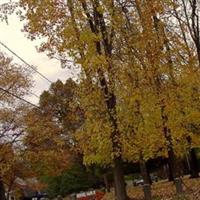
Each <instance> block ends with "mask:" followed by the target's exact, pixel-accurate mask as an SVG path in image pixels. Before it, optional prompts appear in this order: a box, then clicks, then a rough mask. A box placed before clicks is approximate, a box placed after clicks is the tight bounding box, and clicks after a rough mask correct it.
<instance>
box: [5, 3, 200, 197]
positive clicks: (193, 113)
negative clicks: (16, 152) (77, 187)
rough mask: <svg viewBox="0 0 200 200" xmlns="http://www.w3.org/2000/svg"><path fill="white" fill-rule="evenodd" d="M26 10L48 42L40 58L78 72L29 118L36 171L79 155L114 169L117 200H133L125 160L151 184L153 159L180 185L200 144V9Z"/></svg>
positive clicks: (31, 30)
mask: <svg viewBox="0 0 200 200" xmlns="http://www.w3.org/2000/svg"><path fill="white" fill-rule="evenodd" d="M11 5H12V4H11ZM15 6H16V4H15ZM18 6H19V7H17V8H16V9H23V12H18V14H19V15H20V17H22V18H23V19H26V21H25V26H24V31H26V32H27V33H28V37H29V38H30V39H32V40H34V39H37V38H38V37H40V38H41V37H43V38H46V40H45V41H44V42H43V43H42V44H41V46H40V49H39V50H40V51H41V52H46V53H47V54H48V55H49V57H50V58H54V57H56V58H59V59H60V61H61V63H62V66H66V67H68V66H69V67H72V69H73V66H71V64H69V59H68V58H70V59H72V61H73V62H74V67H75V68H77V67H78V68H80V74H79V75H78V77H77V82H74V81H72V80H68V81H67V82H66V85H67V86H66V87H65V86H64V85H63V84H62V83H60V82H56V83H54V84H52V85H51V88H50V90H49V91H46V92H44V93H43V94H42V95H41V98H40V107H41V111H40V110H38V109H30V111H27V114H26V116H25V117H24V118H23V119H24V130H25V132H26V135H25V137H24V138H23V144H24V146H25V149H26V159H27V160H29V162H31V165H32V166H35V169H37V170H38V172H40V171H43V169H45V171H46V172H48V173H56V172H58V173H59V171H60V170H62V169H63V168H65V167H66V166H68V165H69V163H71V162H73V160H74V159H75V158H74V156H72V155H73V154H75V155H81V156H82V158H83V160H82V162H83V163H84V164H85V165H94V164H95V165H99V166H101V167H111V168H112V171H113V177H114V182H115V184H114V186H115V187H114V188H115V194H116V199H117V200H126V199H128V197H127V193H126V188H125V182H124V175H123V162H124V161H127V162H133V163H135V162H139V163H140V166H141V170H142V174H143V175H144V177H146V174H147V171H146V167H145V163H146V162H147V161H148V160H149V159H154V158H158V157H163V158H167V159H168V166H169V172H170V173H169V174H170V180H174V181H175V182H176V181H177V180H179V178H180V173H179V170H178V168H177V166H178V160H179V158H181V157H183V156H184V155H185V154H186V153H188V152H190V154H191V155H194V152H193V151H194V150H193V148H194V147H198V146H199V116H200V112H199V80H200V79H199V70H200V69H199V67H200V56H199V52H200V31H199V29H200V28H199V9H200V8H199V6H200V5H199V3H198V2H197V1H195V0H192V1H186V0H148V1H147V0H123V1H122V0H74V1H71V0H68V1H52V0H46V1H29V0H20V1H19V5H18ZM4 9H5V10H6V9H8V10H9V9H10V7H9V6H7V7H5V8H4ZM44 11H45V12H44ZM47 70H48V69H47ZM36 155H37V156H36ZM75 157H76V156H75ZM41 158H43V159H42V161H41ZM60 160H62V161H63V162H60ZM52 169H53V170H52ZM194 172H195V171H194ZM193 176H198V173H195V174H193ZM145 180H146V181H147V182H148V180H147V179H146V178H145Z"/></svg>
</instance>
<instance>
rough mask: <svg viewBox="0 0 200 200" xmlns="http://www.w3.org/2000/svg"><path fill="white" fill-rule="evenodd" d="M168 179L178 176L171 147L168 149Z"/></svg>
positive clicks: (171, 179)
mask: <svg viewBox="0 0 200 200" xmlns="http://www.w3.org/2000/svg"><path fill="white" fill-rule="evenodd" d="M168 166H169V181H175V178H177V177H179V175H178V170H177V166H176V156H175V154H174V151H173V149H172V148H170V149H169V150H168Z"/></svg>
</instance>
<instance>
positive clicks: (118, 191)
mask: <svg viewBox="0 0 200 200" xmlns="http://www.w3.org/2000/svg"><path fill="white" fill-rule="evenodd" d="M113 174H114V181H115V196H116V200H128V196H127V193H126V185H125V180H124V174H123V167H122V161H121V159H120V158H116V159H115V160H114V168H113Z"/></svg>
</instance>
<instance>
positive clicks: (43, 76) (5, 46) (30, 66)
mask: <svg viewBox="0 0 200 200" xmlns="http://www.w3.org/2000/svg"><path fill="white" fill-rule="evenodd" d="M0 44H1V45H2V46H3V47H4V48H6V49H7V50H8V51H10V52H11V53H12V54H13V55H14V56H16V57H17V58H18V59H19V60H21V61H22V62H23V63H24V64H26V65H27V66H28V67H29V68H31V69H32V70H33V71H34V72H36V73H37V74H39V75H40V76H41V77H42V78H44V79H45V80H47V81H48V82H49V83H53V82H52V81H51V80H49V79H48V78H47V77H46V76H45V75H43V74H42V73H41V72H39V71H37V70H36V69H35V68H34V67H33V66H32V65H30V64H29V63H27V62H26V61H25V60H24V59H23V58H21V57H20V56H19V55H17V54H16V53H15V52H14V51H12V50H11V49H10V48H9V47H8V46H7V45H5V44H4V43H3V42H1V41H0Z"/></svg>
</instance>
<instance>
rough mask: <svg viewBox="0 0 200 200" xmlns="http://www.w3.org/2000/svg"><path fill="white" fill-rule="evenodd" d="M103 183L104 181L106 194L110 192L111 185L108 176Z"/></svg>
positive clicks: (105, 176)
mask: <svg viewBox="0 0 200 200" xmlns="http://www.w3.org/2000/svg"><path fill="white" fill-rule="evenodd" d="M103 181H104V184H105V188H106V192H110V184H109V181H108V177H107V174H104V175H103Z"/></svg>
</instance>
